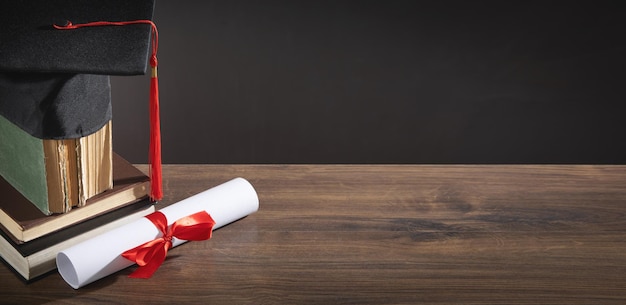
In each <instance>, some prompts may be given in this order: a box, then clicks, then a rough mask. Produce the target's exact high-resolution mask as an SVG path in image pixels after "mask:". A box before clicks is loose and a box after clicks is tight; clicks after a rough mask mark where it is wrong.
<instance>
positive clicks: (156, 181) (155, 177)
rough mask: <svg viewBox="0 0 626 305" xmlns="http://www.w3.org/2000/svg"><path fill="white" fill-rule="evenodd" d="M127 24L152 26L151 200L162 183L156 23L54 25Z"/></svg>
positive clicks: (103, 23)
mask: <svg viewBox="0 0 626 305" xmlns="http://www.w3.org/2000/svg"><path fill="white" fill-rule="evenodd" d="M129 24H149V25H150V26H151V27H152V56H151V57H150V66H151V67H152V78H151V79H150V151H149V156H148V160H149V162H150V184H151V185H150V198H151V199H152V200H155V201H157V200H161V199H163V183H162V177H161V176H162V172H161V122H160V119H159V80H158V78H157V65H158V62H157V57H156V54H157V49H158V46H159V32H158V31H157V28H156V25H155V24H154V22H152V21H151V20H131V21H94V22H87V23H80V24H73V23H72V22H70V21H69V20H68V21H67V23H66V24H65V25H56V24H54V25H53V27H54V28H55V29H57V30H75V29H78V28H82V27H92V26H124V25H129Z"/></svg>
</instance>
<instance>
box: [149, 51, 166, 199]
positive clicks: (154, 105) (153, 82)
mask: <svg viewBox="0 0 626 305" xmlns="http://www.w3.org/2000/svg"><path fill="white" fill-rule="evenodd" d="M155 60H156V57H155ZM159 112H160V111H159V79H158V77H157V67H156V65H155V66H153V67H152V78H151V79H150V156H149V160H150V183H151V185H150V198H152V200H161V199H162V198H163V186H162V185H163V184H162V177H161V176H162V171H161V121H160V118H159Z"/></svg>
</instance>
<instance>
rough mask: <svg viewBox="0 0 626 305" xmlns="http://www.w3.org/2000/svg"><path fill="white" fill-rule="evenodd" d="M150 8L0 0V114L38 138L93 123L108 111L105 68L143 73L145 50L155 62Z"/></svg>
mask: <svg viewBox="0 0 626 305" xmlns="http://www.w3.org/2000/svg"><path fill="white" fill-rule="evenodd" d="M153 10H154V0H88V1H86V0H22V1H20V0H12V1H3V2H2V4H0V27H1V28H0V115H2V116H3V117H5V118H6V119H7V120H9V121H10V122H12V123H13V124H15V125H17V126H19V127H20V128H22V129H23V130H24V131H26V132H28V133H29V134H31V135H33V136H35V137H38V138H42V139H66V138H79V137H83V136H86V135H88V134H91V133H93V132H95V131H97V130H99V129H100V128H101V127H103V126H104V125H105V124H106V123H107V122H108V121H109V120H110V119H111V100H110V99H111V97H110V96H111V95H110V83H109V75H141V74H145V73H146V70H147V67H148V60H149V59H150V54H152V56H153V58H154V60H152V61H153V63H154V65H153V66H155V65H156V27H155V26H154V24H153V23H152V22H151V21H150V20H152V14H153ZM137 21H139V22H137ZM70 24H73V25H82V26H84V27H80V28H72V27H67V26H68V25H70ZM55 25H58V26H60V27H55ZM122 25H123V26H122ZM67 29H72V30H67ZM151 52H152V53H151ZM151 64H152V62H151ZM155 73H156V70H153V79H155ZM153 82H155V81H153ZM153 91H155V89H153ZM152 93H154V92H152ZM156 95H157V98H156V102H157V109H156V110H157V114H158V89H156ZM156 120H157V121H156V127H157V129H158V124H159V123H158V115H157V118H156ZM152 127H155V124H154V122H153V124H152ZM159 140H160V139H159ZM151 142H152V139H151ZM158 145H159V147H158V150H159V156H158V158H159V160H151V162H158V163H159V164H160V144H158ZM151 146H152V144H151ZM159 179H160V177H159ZM159 184H160V181H159ZM156 197H160V196H156Z"/></svg>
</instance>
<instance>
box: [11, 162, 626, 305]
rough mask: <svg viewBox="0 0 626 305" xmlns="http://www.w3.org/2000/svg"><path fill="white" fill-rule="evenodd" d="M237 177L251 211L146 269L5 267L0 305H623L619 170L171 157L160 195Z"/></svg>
mask: <svg viewBox="0 0 626 305" xmlns="http://www.w3.org/2000/svg"><path fill="white" fill-rule="evenodd" d="M142 168H143V169H145V166H144V167H142ZM238 176H240V177H244V178H247V179H248V180H249V181H250V182H251V183H252V184H253V185H254V186H255V188H256V190H257V192H258V194H259V198H260V203H261V204H260V209H259V212H257V213H256V214H253V215H251V216H249V217H247V218H244V219H242V220H240V221H238V222H235V223H232V224H230V225H228V226H226V227H223V228H221V229H219V230H217V231H216V232H215V234H214V235H213V238H212V239H211V240H209V241H203V242H192V243H187V244H185V245H182V246H180V247H178V248H174V249H172V250H171V251H170V253H169V255H168V258H167V260H166V261H165V263H164V264H163V265H162V267H161V268H160V269H159V270H158V271H157V272H156V274H155V275H154V277H153V278H151V279H149V280H140V279H130V278H127V277H126V276H127V275H128V274H129V273H130V272H131V271H132V270H134V267H130V268H128V269H125V270H122V271H120V272H118V273H116V274H113V275H111V276H109V277H106V278H104V279H102V280H100V281H97V282H95V283H93V284H90V285H88V286H87V287H84V288H81V289H79V290H73V289H72V288H70V287H69V286H68V285H67V284H66V283H65V282H64V281H63V280H62V279H61V277H60V276H59V275H58V273H56V272H55V273H51V274H49V275H47V276H45V277H43V278H41V279H39V280H37V281H34V282H32V283H28V284H26V283H24V282H23V281H21V280H20V279H19V278H18V277H17V276H16V275H15V274H13V273H12V272H11V271H10V270H9V269H8V268H7V267H6V266H5V265H4V264H1V265H0V303H4V302H9V303H20V304H23V303H35V304H37V303H47V302H54V303H76V304H78V303H81V304H82V303H90V304H91V303H98V302H101V303H131V304H132V303H150V304H153V303H171V304H176V303H198V304H415V303H448V304H449V303H455V304H490V303H497V304H592V303H596V304H611V303H613V304H626V166H586V165H576V166H573V165H559V166H552V165H539V166H538V165H505V166H502V165H474V166H464V165H439V166H432V165H167V166H165V167H164V187H165V198H164V200H163V201H162V202H161V203H160V205H161V206H166V205H168V204H171V203H173V202H177V201H179V200H181V199H184V198H186V197H188V196H191V195H193V194H196V193H198V192H200V191H203V190H205V189H208V188H210V187H212V186H215V185H218V184H220V183H222V182H225V181H227V180H230V179H231V178H234V177H238Z"/></svg>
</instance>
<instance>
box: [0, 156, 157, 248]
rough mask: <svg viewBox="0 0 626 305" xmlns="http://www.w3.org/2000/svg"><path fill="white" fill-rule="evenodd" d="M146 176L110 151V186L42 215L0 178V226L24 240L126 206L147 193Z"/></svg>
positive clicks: (13, 237)
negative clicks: (79, 204)
mask: <svg viewBox="0 0 626 305" xmlns="http://www.w3.org/2000/svg"><path fill="white" fill-rule="evenodd" d="M149 183H150V178H149V177H148V176H146V175H145V174H144V173H143V172H141V171H140V170H139V169H137V168H136V167H134V166H133V165H132V164H130V163H129V162H128V161H126V160H124V159H123V158H122V157H120V156H119V155H117V154H115V153H114V154H113V188H111V189H109V190H107V191H105V192H103V193H100V194H98V195H96V196H94V197H92V198H90V199H88V200H87V201H86V204H85V205H84V206H83V207H79V208H75V209H72V210H71V211H70V212H69V213H64V214H54V215H49V216H48V215H45V214H43V213H42V212H41V211H40V210H39V209H37V208H36V207H35V206H34V205H32V204H31V203H30V202H29V201H28V199H26V198H25V197H24V196H23V195H22V194H21V193H20V192H18V191H17V190H15V188H13V187H12V186H11V185H10V184H9V183H7V182H6V181H5V180H4V179H0V194H2V196H0V225H1V227H2V229H3V230H5V231H6V233H8V234H9V236H10V237H11V238H12V239H14V240H15V242H16V243H24V242H28V241H30V240H33V239H35V238H38V237H41V236H44V235H46V234H50V233H52V232H55V231H58V230H60V229H63V228H65V227H68V226H71V225H75V224H77V223H80V222H83V221H85V220H88V219H91V218H94V217H96V216H98V215H102V214H104V213H106V212H109V211H112V210H114V209H117V208H120V207H122V206H125V205H129V204H131V203H133V202H135V201H137V200H138V199H142V198H145V197H147V196H148V191H149Z"/></svg>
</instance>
